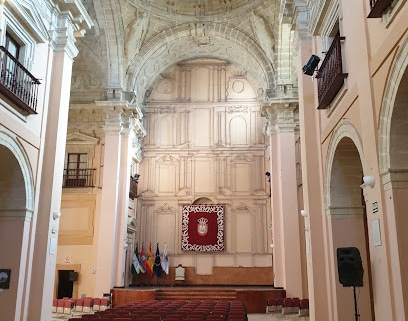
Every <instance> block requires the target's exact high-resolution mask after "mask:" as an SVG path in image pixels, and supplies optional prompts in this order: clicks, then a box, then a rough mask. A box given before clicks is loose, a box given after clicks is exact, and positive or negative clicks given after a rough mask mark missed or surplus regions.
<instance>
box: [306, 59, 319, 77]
mask: <svg viewBox="0 0 408 321" xmlns="http://www.w3.org/2000/svg"><path fill="white" fill-rule="evenodd" d="M319 61H320V58H319V57H318V56H316V55H312V56H311V57H310V59H309V61H308V62H307V64H306V65H304V66H303V68H302V71H303V73H304V74H305V75H308V76H313V73H314V72H315V70H316V68H317V65H318V64H319Z"/></svg>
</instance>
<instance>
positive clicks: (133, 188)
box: [129, 176, 139, 200]
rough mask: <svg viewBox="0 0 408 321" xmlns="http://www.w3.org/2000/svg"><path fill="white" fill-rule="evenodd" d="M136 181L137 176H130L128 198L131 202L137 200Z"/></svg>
mask: <svg viewBox="0 0 408 321" xmlns="http://www.w3.org/2000/svg"><path fill="white" fill-rule="evenodd" d="M138 179H139V176H137V177H133V176H130V187H129V198H130V199H132V200H134V199H135V198H137V183H138Z"/></svg>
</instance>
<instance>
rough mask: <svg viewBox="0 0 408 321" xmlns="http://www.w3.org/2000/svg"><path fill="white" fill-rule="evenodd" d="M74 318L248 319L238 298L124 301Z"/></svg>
mask: <svg viewBox="0 0 408 321" xmlns="http://www.w3.org/2000/svg"><path fill="white" fill-rule="evenodd" d="M69 320H70V321H79V320H80V321H84V320H86V321H160V320H161V321H247V320H248V316H247V312H246V308H245V305H244V304H243V303H242V302H241V301H238V300H234V301H211V300H205V301H198V300H193V301H183V300H150V301H145V302H135V303H132V304H127V305H121V306H117V307H114V308H111V309H109V310H106V311H99V312H98V311H96V312H95V313H94V314H83V315H82V316H81V317H80V318H79V317H76V318H71V319H69Z"/></svg>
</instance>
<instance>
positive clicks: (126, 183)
mask: <svg viewBox="0 0 408 321" xmlns="http://www.w3.org/2000/svg"><path fill="white" fill-rule="evenodd" d="M122 126H123V130H122V132H121V153H120V171H119V189H118V190H119V195H118V215H117V224H118V226H117V236H118V237H117V240H116V253H117V259H116V273H115V274H116V278H115V282H114V286H117V287H123V286H124V285H125V272H126V248H127V246H125V244H126V245H127V217H128V210H129V187H130V175H131V173H130V161H131V154H130V151H131V142H132V141H131V140H130V139H129V135H130V133H131V126H132V118H131V116H130V115H126V116H122ZM128 263H129V264H130V262H128Z"/></svg>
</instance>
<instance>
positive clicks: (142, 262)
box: [140, 243, 149, 273]
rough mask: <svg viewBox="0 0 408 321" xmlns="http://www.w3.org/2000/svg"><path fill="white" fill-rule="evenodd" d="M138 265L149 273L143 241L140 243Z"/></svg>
mask: <svg viewBox="0 0 408 321" xmlns="http://www.w3.org/2000/svg"><path fill="white" fill-rule="evenodd" d="M140 265H141V266H143V269H144V270H145V272H146V271H147V273H149V272H148V266H147V260H146V255H145V249H144V243H142V250H141V251H140Z"/></svg>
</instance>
